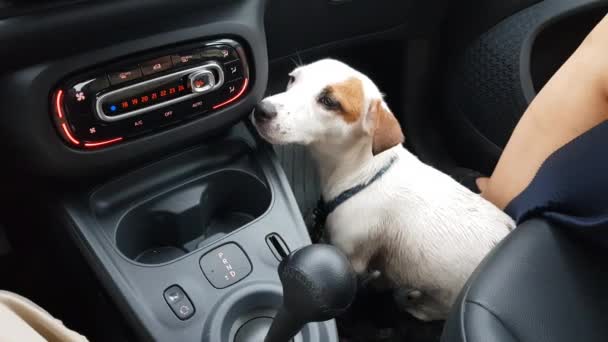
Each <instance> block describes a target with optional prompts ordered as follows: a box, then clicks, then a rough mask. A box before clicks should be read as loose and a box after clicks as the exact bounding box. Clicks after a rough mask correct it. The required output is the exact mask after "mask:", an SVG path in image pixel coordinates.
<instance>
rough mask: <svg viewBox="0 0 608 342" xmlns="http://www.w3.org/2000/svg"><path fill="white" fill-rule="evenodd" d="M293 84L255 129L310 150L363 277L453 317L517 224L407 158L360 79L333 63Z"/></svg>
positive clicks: (434, 316) (427, 316)
mask: <svg viewBox="0 0 608 342" xmlns="http://www.w3.org/2000/svg"><path fill="white" fill-rule="evenodd" d="M289 76H290V80H289V83H288V85H287V90H286V91H285V92H282V93H279V94H276V95H273V96H269V97H267V98H265V99H263V100H262V102H261V103H260V104H259V105H258V107H257V108H256V111H255V112H254V115H253V119H252V120H253V124H254V126H255V128H256V130H257V131H258V133H259V134H260V136H261V137H262V138H263V139H265V140H267V141H268V142H270V143H271V144H301V145H305V146H307V148H308V150H309V151H310V153H311V155H312V157H313V159H314V160H315V162H316V163H317V165H318V169H319V176H320V181H321V187H322V188H321V193H322V198H323V199H324V202H325V203H326V204H327V205H329V206H330V208H329V211H328V212H327V218H326V223H325V229H326V233H327V234H328V238H329V241H330V243H331V244H333V245H335V246H337V247H338V248H339V249H341V250H342V252H344V253H345V254H346V256H347V257H348V258H349V260H350V262H351V263H352V265H353V268H354V270H355V271H356V272H357V273H358V274H366V273H367V272H370V271H374V270H379V271H380V272H381V274H382V278H383V280H384V281H386V282H387V283H388V285H389V286H390V287H391V288H393V289H395V292H394V293H395V299H396V300H397V301H398V303H399V305H400V306H401V307H402V309H404V310H405V311H407V312H409V313H410V314H412V315H413V316H414V317H415V318H418V319H420V320H423V321H432V320H442V319H445V318H446V317H447V314H448V312H449V309H450V307H451V305H452V304H453V302H454V300H455V298H456V296H457V295H458V293H459V292H460V290H461V289H462V287H463V286H464V284H465V282H466V281H467V279H468V278H469V276H470V275H471V273H472V272H473V271H474V269H475V268H476V267H477V265H478V264H479V263H480V262H481V260H482V259H483V258H484V257H485V256H486V254H487V253H488V252H489V251H490V250H491V249H492V248H493V247H494V246H495V245H496V244H497V243H498V242H500V241H501V240H502V239H503V238H504V237H505V236H506V235H507V234H508V233H509V232H510V231H511V230H512V229H513V228H514V223H513V221H512V219H511V218H510V217H509V216H507V215H506V214H505V213H504V212H503V211H501V210H500V209H498V208H497V207H495V206H494V205H493V204H491V203H490V202H488V201H486V200H485V199H483V198H482V197H481V196H479V195H478V194H475V193H473V192H472V191H470V190H469V189H467V188H465V187H464V186H462V185H461V184H459V183H457V182H456V181H455V180H453V179H452V178H451V177H450V176H448V175H446V174H444V173H442V172H440V171H438V170H436V169H434V168H432V167H431V166H428V165H426V164H424V163H423V162H421V161H420V160H419V159H418V158H417V157H416V156H414V155H413V154H412V153H410V152H409V151H408V150H406V149H405V148H404V147H403V145H402V143H403V142H404V134H403V131H402V129H401V126H400V124H399V122H398V121H397V119H396V117H395V116H394V115H393V113H392V112H391V110H390V109H389V108H388V106H387V104H386V102H385V101H384V99H383V95H382V94H381V92H380V90H379V89H378V87H377V86H376V85H375V84H374V82H372V81H371V80H370V79H369V78H368V77H367V76H365V75H364V74H362V73H361V72H359V71H357V70H355V69H353V68H351V67H350V66H348V65H346V64H344V63H342V62H339V61H336V60H332V59H324V60H320V61H317V62H314V63H312V64H308V65H304V66H299V67H297V68H295V69H294V70H293V71H292V72H291V73H290V74H289ZM330 204H331V205H330Z"/></svg>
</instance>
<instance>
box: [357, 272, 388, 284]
mask: <svg viewBox="0 0 608 342" xmlns="http://www.w3.org/2000/svg"><path fill="white" fill-rule="evenodd" d="M380 276H382V273H381V272H380V271H378V270H372V271H367V272H363V273H360V274H358V275H357V281H358V285H359V289H365V288H367V287H368V286H369V285H370V283H371V282H373V281H374V280H378V279H380Z"/></svg>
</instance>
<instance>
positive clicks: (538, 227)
mask: <svg viewBox="0 0 608 342" xmlns="http://www.w3.org/2000/svg"><path fill="white" fill-rule="evenodd" d="M607 254H608V251H606V250H604V249H602V248H599V247H595V246H590V245H589V244H588V243H585V242H583V241H582V240H580V239H578V238H577V237H576V236H572V234H568V231H567V230H565V229H560V228H559V227H555V226H552V225H551V224H549V223H547V222H545V221H542V220H531V221H527V222H525V223H524V224H522V225H520V226H519V227H518V228H516V229H515V230H514V231H513V233H511V234H510V235H509V236H508V237H507V238H506V239H505V240H504V241H503V242H501V243H500V244H499V245H498V246H497V247H496V248H495V250H494V251H493V252H492V253H491V254H490V255H488V256H487V257H486V259H485V260H484V262H483V263H482V264H481V265H480V266H479V267H478V269H477V270H476V271H475V273H474V274H473V275H472V277H471V279H470V280H469V282H468V284H467V285H466V286H465V287H464V289H463V290H462V293H461V294H460V297H459V298H458V300H457V302H456V303H455V304H454V307H453V309H452V313H451V314H450V317H449V318H448V321H447V322H446V325H445V327H444V332H443V336H442V342H464V341H466V342H481V341H483V342H487V341H495V342H507V341H521V342H561V341H563V342H574V341H585V342H594V341H598V342H599V341H602V342H604V341H608V324H607V323H608V291H607V289H608V263H607V262H606V255H607Z"/></svg>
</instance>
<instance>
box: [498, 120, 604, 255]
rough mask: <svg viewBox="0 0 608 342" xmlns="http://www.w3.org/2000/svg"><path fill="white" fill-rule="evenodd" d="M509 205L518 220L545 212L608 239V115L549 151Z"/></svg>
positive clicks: (547, 216) (573, 227)
mask: <svg viewBox="0 0 608 342" xmlns="http://www.w3.org/2000/svg"><path fill="white" fill-rule="evenodd" d="M505 211H506V212H507V214H509V215H510V216H511V217H513V219H514V220H515V221H516V222H517V223H518V224H519V223H521V222H523V221H525V220H527V219H530V218H532V217H542V218H545V219H547V220H549V221H551V222H554V223H557V224H558V225H560V226H562V227H564V228H569V229H571V230H572V231H574V232H577V233H581V234H583V235H585V236H586V237H588V238H591V239H593V240H594V241H596V242H600V243H602V244H605V245H608V121H605V122H603V123H601V124H599V125H598V126H596V127H594V128H592V129H591V130H589V131H587V132H585V133H584V134H582V135H581V136H579V137H577V138H576V139H574V140H573V141H571V142H569V143H568V144H566V145H565V146H563V147H562V148H560V149H559V150H557V151H556V152H554V153H553V154H552V155H551V156H549V158H547V160H546V161H545V162H544V163H543V165H542V166H541V167H540V169H539V171H538V173H537V174H536V176H535V177H534V179H533V180H532V182H531V183H530V184H529V185H528V187H527V188H526V189H525V190H524V191H523V192H522V193H521V194H519V195H518V196H517V197H516V198H514V199H513V200H512V201H511V203H509V205H508V206H507V208H506V209H505Z"/></svg>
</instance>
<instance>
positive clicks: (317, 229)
mask: <svg viewBox="0 0 608 342" xmlns="http://www.w3.org/2000/svg"><path fill="white" fill-rule="evenodd" d="M395 161H397V156H393V157H392V158H391V159H390V160H389V161H388V163H386V165H384V166H383V167H382V168H381V169H380V170H378V172H376V174H374V176H373V177H372V178H370V179H369V180H368V181H367V182H365V183H361V184H358V185H355V186H353V187H352V188H350V189H347V190H345V191H343V192H342V193H340V194H339V195H338V196H336V197H335V198H334V199H332V200H331V201H329V202H325V201H324V200H323V196H321V198H320V199H319V201H318V202H317V207H316V208H315V209H314V210H313V217H312V219H313V225H312V232H311V235H312V238H313V240H314V241H319V240H320V239H321V238H322V236H323V227H324V226H325V221H327V217H328V216H329V215H330V214H331V213H332V212H334V210H336V208H338V207H339V206H340V205H341V204H342V203H344V202H346V201H348V200H349V199H350V198H351V197H353V196H355V195H356V194H358V193H360V192H361V191H363V190H365V188H367V187H368V186H370V185H372V184H373V183H374V182H375V181H377V180H378V179H380V177H382V176H383V175H384V174H385V173H386V172H387V171H388V170H389V169H390V168H391V166H393V164H395Z"/></svg>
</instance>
